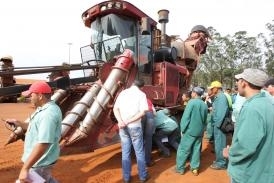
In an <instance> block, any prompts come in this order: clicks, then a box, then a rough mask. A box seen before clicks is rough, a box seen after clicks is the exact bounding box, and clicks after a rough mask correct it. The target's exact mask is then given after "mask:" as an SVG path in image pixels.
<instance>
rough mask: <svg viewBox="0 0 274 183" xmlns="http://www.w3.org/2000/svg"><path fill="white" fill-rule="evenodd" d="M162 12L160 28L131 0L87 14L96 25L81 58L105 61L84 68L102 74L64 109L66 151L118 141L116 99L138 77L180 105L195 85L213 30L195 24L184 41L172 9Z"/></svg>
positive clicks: (160, 99) (159, 101)
mask: <svg viewBox="0 0 274 183" xmlns="http://www.w3.org/2000/svg"><path fill="white" fill-rule="evenodd" d="M158 14H159V23H160V24H161V30H159V29H158V28H157V22H156V21H154V20H153V19H152V18H150V17H149V16H147V15H146V14H145V13H144V12H142V11H141V10H140V9H138V8H137V7H135V6H134V5H132V4H131V3H129V2H126V1H120V0H116V1H104V2H101V3H99V4H96V5H94V6H93V7H91V8H89V9H88V10H86V11H85V12H84V13H83V14H82V19H83V22H84V24H85V26H86V27H88V28H90V30H91V43H90V45H87V46H84V47H82V48H81V49H80V50H81V56H82V61H83V62H87V63H89V64H91V65H96V66H98V63H97V62H96V61H100V66H99V67H98V69H95V70H94V69H93V70H88V69H87V70H86V71H85V72H89V75H90V76H94V75H96V76H98V77H97V80H96V81H95V82H91V83H89V86H90V87H89V88H86V90H85V93H84V94H83V95H82V97H81V98H80V99H79V100H78V101H76V102H74V103H73V105H71V106H73V107H71V108H70V109H69V110H67V111H65V113H64V114H65V115H64V119H63V121H62V139H61V141H60V144H61V146H62V148H63V152H77V151H78V150H80V151H82V150H84V151H92V150H94V149H97V148H100V147H103V146H106V145H110V144H113V143H117V142H118V141H119V135H118V127H117V122H116V120H115V118H114V115H113V112H112V109H113V104H114V102H115V100H116V97H117V95H118V94H119V93H120V92H121V91H122V90H123V89H125V88H128V87H129V86H130V85H131V84H132V83H133V81H134V80H135V79H136V78H139V79H143V80H144V81H145V87H144V88H143V91H144V92H145V93H146V95H147V97H148V98H150V99H151V100H152V102H153V104H154V105H155V106H156V107H169V108H172V109H174V110H176V109H178V110H179V109H180V106H181V96H182V93H183V91H185V90H187V89H189V87H190V83H191V77H192V75H193V72H194V70H195V69H196V67H197V64H198V62H199V58H200V56H201V54H203V53H205V51H206V47H207V42H208V38H209V37H210V36H209V33H208V31H207V29H206V28H205V27H204V26H202V25H198V26H194V27H193V29H192V31H191V34H190V36H189V38H187V39H186V40H185V41H183V40H182V39H180V38H179V37H177V36H168V35H166V23H168V21H169V19H168V16H169V11H168V10H160V11H158ZM57 91H58V90H57ZM70 91H71V89H70ZM66 92H68V91H66V90H64V91H62V93H63V94H62V96H63V97H60V96H61V94H60V93H58V92H56V93H55V94H54V95H53V99H54V100H56V102H57V103H60V100H63V98H64V97H65V96H66V95H67V94H66ZM56 95H58V97H56ZM60 106H61V108H62V105H60Z"/></svg>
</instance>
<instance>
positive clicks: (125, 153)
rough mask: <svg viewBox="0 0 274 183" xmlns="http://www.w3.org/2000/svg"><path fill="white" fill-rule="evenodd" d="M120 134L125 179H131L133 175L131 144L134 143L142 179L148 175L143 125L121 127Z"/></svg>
mask: <svg viewBox="0 0 274 183" xmlns="http://www.w3.org/2000/svg"><path fill="white" fill-rule="evenodd" d="M119 135H120V138H121V146H122V169H123V178H124V180H126V181H128V180H130V175H131V155H130V154H131V145H133V148H134V151H135V155H136V160H137V166H138V173H139V178H140V180H145V179H146V177H147V170H146V163H145V152H144V143H143V131H142V128H141V127H131V128H129V127H125V128H122V129H120V131H119Z"/></svg>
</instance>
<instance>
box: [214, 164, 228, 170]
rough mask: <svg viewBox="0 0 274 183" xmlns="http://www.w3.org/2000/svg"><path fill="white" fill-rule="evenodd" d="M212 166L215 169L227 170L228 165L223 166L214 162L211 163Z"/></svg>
mask: <svg viewBox="0 0 274 183" xmlns="http://www.w3.org/2000/svg"><path fill="white" fill-rule="evenodd" d="M210 168H211V169H214V170H225V169H226V167H221V166H218V165H216V164H214V163H213V164H212V165H210Z"/></svg>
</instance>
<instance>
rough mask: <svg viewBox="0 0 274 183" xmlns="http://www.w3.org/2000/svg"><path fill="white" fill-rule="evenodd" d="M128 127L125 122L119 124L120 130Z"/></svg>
mask: <svg viewBox="0 0 274 183" xmlns="http://www.w3.org/2000/svg"><path fill="white" fill-rule="evenodd" d="M126 126H127V125H126V123H125V122H123V121H120V122H118V127H119V128H125V127H126Z"/></svg>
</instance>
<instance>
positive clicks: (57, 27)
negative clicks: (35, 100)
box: [0, 0, 274, 67]
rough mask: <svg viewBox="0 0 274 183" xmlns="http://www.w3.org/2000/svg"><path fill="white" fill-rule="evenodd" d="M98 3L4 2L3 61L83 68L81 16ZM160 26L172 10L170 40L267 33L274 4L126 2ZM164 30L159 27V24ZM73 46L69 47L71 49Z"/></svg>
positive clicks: (264, 0) (0, 10)
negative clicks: (196, 32) (208, 31)
mask: <svg viewBox="0 0 274 183" xmlns="http://www.w3.org/2000/svg"><path fill="white" fill-rule="evenodd" d="M99 2H101V1H100V0H77V1H76V0H24V1H22V0H1V2H0V24H1V26H0V56H2V55H5V54H9V55H12V56H13V58H14V62H13V64H14V66H15V67H26V66H48V65H60V64H61V63H62V62H70V63H80V62H81V56H80V47H82V46H85V45H88V44H89V43H90V32H89V31H90V29H89V28H87V27H85V26H84V24H83V22H82V19H81V15H82V13H83V12H84V11H85V10H87V9H89V8H90V7H92V6H93V5H95V4H97V3H99ZM128 2H130V3H132V4H133V5H135V6H136V7H138V8H139V9H141V10H142V11H143V12H144V13H146V14H147V15H148V16H150V17H151V18H153V19H154V20H155V21H158V14H157V12H158V11H159V10H161V9H167V10H169V12H170V13H169V23H168V24H167V25H166V31H167V34H168V35H180V37H181V38H182V39H186V38H187V36H188V34H189V32H190V30H191V28H192V27H193V26H194V25H197V24H202V25H204V26H205V27H209V26H212V27H213V28H215V29H216V30H217V31H218V32H219V33H221V35H223V36H225V35H228V34H230V35H233V34H234V33H235V32H237V31H243V30H245V31H247V32H248V33H249V35H250V36H256V35H257V34H259V33H261V32H263V33H265V32H266V28H265V24H267V23H271V22H272V20H274V11H273V7H274V1H273V0H248V1H247V0H196V1H182V0H169V1H167V0H149V1H148V0H128ZM158 28H159V29H160V24H158ZM69 43H71V44H69Z"/></svg>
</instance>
